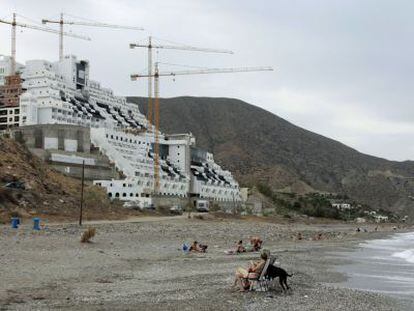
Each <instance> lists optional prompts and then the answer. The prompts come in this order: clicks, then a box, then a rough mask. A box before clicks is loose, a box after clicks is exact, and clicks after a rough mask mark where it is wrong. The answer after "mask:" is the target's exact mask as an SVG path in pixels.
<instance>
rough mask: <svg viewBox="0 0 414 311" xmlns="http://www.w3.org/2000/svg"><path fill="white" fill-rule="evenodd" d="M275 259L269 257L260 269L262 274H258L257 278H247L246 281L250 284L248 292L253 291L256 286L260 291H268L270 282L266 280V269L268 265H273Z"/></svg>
mask: <svg viewBox="0 0 414 311" xmlns="http://www.w3.org/2000/svg"><path fill="white" fill-rule="evenodd" d="M275 260H276V258H275V257H273V256H271V257H269V258H268V259H267V260H266V263H265V265H264V267H263V269H262V272H260V274H259V276H257V277H255V278H249V277H247V278H246V280H248V281H249V282H250V284H251V285H250V290H255V286H258V287H259V289H260V290H261V291H268V290H269V283H270V280H269V279H268V278H266V274H267V269H268V268H269V266H270V265H273V263H274V262H275Z"/></svg>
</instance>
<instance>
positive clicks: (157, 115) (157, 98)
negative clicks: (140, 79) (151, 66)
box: [149, 63, 160, 194]
mask: <svg viewBox="0 0 414 311" xmlns="http://www.w3.org/2000/svg"><path fill="white" fill-rule="evenodd" d="M149 80H151V79H149ZM154 97H155V107H154V108H155V109H154V121H155V122H154V123H155V124H154V125H155V133H154V135H155V142H154V193H156V194H158V193H159V192H160V143H159V129H160V80H159V75H158V63H155V71H154Z"/></svg>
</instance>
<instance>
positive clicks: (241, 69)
mask: <svg viewBox="0 0 414 311" xmlns="http://www.w3.org/2000/svg"><path fill="white" fill-rule="evenodd" d="M255 71H273V68H272V67H269V66H262V67H238V68H207V69H200V70H183V71H175V72H172V71H170V72H168V71H166V72H160V71H159V68H158V63H155V70H154V74H151V75H149V74H132V75H131V80H133V81H135V80H138V79H140V78H149V79H152V78H153V79H154V99H155V105H154V106H155V107H154V121H155V122H154V126H155V141H154V193H155V194H157V193H159V189H160V164H159V150H160V147H159V129H160V99H159V95H160V90H159V78H160V77H175V76H180V75H199V74H201V75H202V74H214V73H236V72H255Z"/></svg>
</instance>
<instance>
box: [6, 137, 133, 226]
mask: <svg viewBox="0 0 414 311" xmlns="http://www.w3.org/2000/svg"><path fill="white" fill-rule="evenodd" d="M13 181H19V182H24V184H25V190H22V189H10V188H5V187H4V185H5V184H6V183H8V182H13ZM80 191H81V183H80V181H79V180H77V179H74V178H70V177H67V176H64V175H62V174H61V173H59V172H56V171H54V170H52V169H50V168H49V167H48V166H47V165H46V164H45V163H43V162H42V161H41V160H40V159H39V158H37V157H36V156H34V155H33V154H31V153H30V151H29V150H28V149H27V148H26V147H25V146H23V145H21V144H19V143H17V142H15V141H13V140H11V139H8V138H0V220H1V221H2V222H6V221H8V220H9V218H10V215H11V214H16V215H19V214H20V215H21V216H23V217H32V216H34V215H37V216H43V217H47V218H48V219H56V220H59V219H62V220H63V219H65V220H71V219H73V221H76V219H77V217H78V213H79V203H80ZM84 211H85V213H84V217H85V219H98V218H106V219H113V218H123V217H126V216H127V215H128V214H129V213H130V212H129V211H126V210H125V209H123V208H120V206H119V204H113V203H111V202H110V201H109V200H108V199H107V197H106V194H105V192H104V191H103V190H102V189H101V188H98V187H95V186H93V185H86V186H85V209H84Z"/></svg>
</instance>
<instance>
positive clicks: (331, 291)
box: [0, 218, 414, 310]
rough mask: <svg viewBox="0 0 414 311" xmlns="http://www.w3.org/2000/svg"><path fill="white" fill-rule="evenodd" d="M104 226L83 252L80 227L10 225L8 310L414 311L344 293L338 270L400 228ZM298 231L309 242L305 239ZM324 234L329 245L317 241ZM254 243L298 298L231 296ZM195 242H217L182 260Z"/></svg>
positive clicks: (0, 268)
mask: <svg viewBox="0 0 414 311" xmlns="http://www.w3.org/2000/svg"><path fill="white" fill-rule="evenodd" d="M85 227H87V226H85ZM85 227H84V228H85ZM94 227H96V229H97V236H96V237H95V239H94V243H90V244H81V243H79V237H80V234H81V231H82V230H80V229H79V228H78V227H77V226H76V225H72V224H54V225H53V226H50V227H49V228H48V229H47V230H45V231H44V232H40V233H33V232H32V231H31V230H30V228H29V226H27V227H22V228H21V230H20V229H19V232H15V231H12V229H9V228H6V227H5V226H2V228H1V231H2V232H3V234H2V236H1V238H0V263H1V265H0V274H1V275H2V278H3V279H4V282H2V284H1V285H0V305H2V306H5V307H3V308H5V310H15V309H40V310H42V309H47V308H49V307H50V308H57V309H64V310H126V309H135V310H141V309H151V310H194V309H201V310H207V309H215V310H231V309H233V310H234V309H248V310H275V309H276V310H277V309H279V308H280V310H284V309H286V308H288V309H290V310H316V309H317V310H333V309H335V310H350V309H351V310H370V309H375V310H404V306H403V305H402V304H400V303H399V302H398V300H396V299H394V298H392V297H389V296H385V295H381V294H375V293H369V292H364V291H359V290H353V289H347V288H341V287H338V284H339V282H341V281H343V280H345V279H346V276H345V275H343V274H341V273H338V272H336V271H335V270H334V269H333V268H334V266H335V265H340V264H343V263H341V260H337V259H332V258H330V257H329V253H330V252H332V251H341V250H343V249H345V248H347V249H350V248H355V247H357V245H358V244H359V243H360V242H363V241H366V240H368V239H377V238H384V237H386V236H389V235H391V234H393V233H396V231H393V230H392V229H391V230H389V229H390V228H391V227H387V231H381V232H368V233H364V232H361V233H355V232H354V228H355V225H354V224H344V223H339V224H338V223H335V224H311V225H306V224H291V223H289V224H280V223H269V222H263V221H252V220H239V219H211V220H200V219H190V220H189V219H185V218H177V219H164V220H162V221H149V222H129V223H128V222H121V223H120V222H114V223H111V222H105V223H98V224H95V225H94ZM413 231H414V230H413ZM298 232H301V233H302V234H303V237H304V238H305V240H302V241H297V240H295V236H296V235H297V233H298ZM319 232H322V233H323V235H324V236H326V237H327V239H324V240H321V241H310V240H308V237H312V236H314V235H315V234H317V233H319ZM250 235H260V236H262V237H263V238H264V240H265V244H264V248H268V249H270V250H271V251H272V253H273V254H274V255H276V257H277V261H279V262H280V263H281V267H282V268H285V269H286V270H287V271H288V272H289V273H292V272H293V273H294V276H293V277H292V278H289V280H288V283H289V285H290V286H291V287H292V291H291V292H289V293H282V292H281V290H280V287H279V285H278V282H273V284H272V290H271V291H270V292H267V293H264V292H248V293H245V294H243V293H238V292H233V291H231V289H230V285H231V283H232V281H233V276H234V271H235V269H236V268H237V267H239V266H242V267H244V266H246V264H247V263H248V262H249V261H250V260H254V259H256V258H257V257H258V254H257V253H256V254H255V253H247V254H240V255H235V256H229V255H225V254H224V251H225V250H226V249H228V248H230V247H231V246H232V245H233V244H234V241H236V240H238V239H240V238H243V239H244V240H246V239H247V238H248V236H250ZM192 240H197V241H200V242H203V243H207V244H208V245H209V249H208V252H207V253H206V254H188V255H184V254H183V253H182V252H181V251H179V248H180V245H181V244H182V243H183V242H190V241H192ZM52 288H53V290H52Z"/></svg>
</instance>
